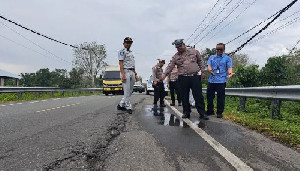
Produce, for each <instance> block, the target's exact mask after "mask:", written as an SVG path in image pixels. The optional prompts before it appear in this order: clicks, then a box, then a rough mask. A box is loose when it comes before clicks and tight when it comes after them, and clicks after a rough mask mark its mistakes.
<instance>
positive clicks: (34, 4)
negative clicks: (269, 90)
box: [0, 0, 300, 78]
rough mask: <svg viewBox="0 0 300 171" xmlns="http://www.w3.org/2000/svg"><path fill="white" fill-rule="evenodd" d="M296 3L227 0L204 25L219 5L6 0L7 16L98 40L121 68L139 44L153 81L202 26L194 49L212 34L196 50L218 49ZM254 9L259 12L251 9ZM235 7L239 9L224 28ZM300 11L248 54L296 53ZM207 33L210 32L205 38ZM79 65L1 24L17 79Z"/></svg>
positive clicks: (68, 53) (73, 40)
mask: <svg viewBox="0 0 300 171" xmlns="http://www.w3.org/2000/svg"><path fill="white" fill-rule="evenodd" d="M291 1H292V0H276V1H274V0H219V3H218V4H217V5H216V7H215V8H214V10H213V11H212V13H211V14H210V15H209V16H208V17H207V19H206V20H205V21H204V22H203V23H201V21H202V20H203V19H204V18H205V16H206V15H207V14H208V13H209V11H210V10H211V8H212V7H213V6H214V4H215V3H216V2H217V0H201V1H200V0H189V1H183V0H114V1H104V0H84V1H83V0H26V1H24V0H2V1H1V5H0V14H1V15H2V16H4V17H7V18H9V19H11V20H14V21H16V22H18V23H20V24H22V25H24V26H27V27H29V28H32V29H34V30H36V31H38V32H41V33H43V34H45V35H48V36H50V37H52V38H55V39H58V40H60V41H63V42H66V43H69V44H74V45H77V44H80V43H83V42H91V41H96V42H97V43H99V44H105V46H106V48H107V55H108V57H107V59H106V62H107V63H109V64H111V65H117V64H118V60H117V51H118V50H120V49H121V48H122V42H123V39H124V38H125V37H126V36H130V37H132V38H133V40H134V44H133V47H132V50H133V51H134V52H135V57H136V70H137V72H138V74H140V75H142V76H143V77H145V78H146V77H148V76H149V75H150V74H151V68H152V66H153V65H155V64H156V63H157V61H156V59H157V58H163V59H166V60H167V61H169V60H170V59H171V57H172V55H173V54H174V53H175V52H176V49H175V48H174V47H173V46H172V45H171V43H172V42H173V40H175V39H178V38H183V39H187V38H188V37H190V35H191V34H192V33H193V32H194V30H195V29H196V28H197V26H198V25H199V24H200V27H199V29H198V31H202V32H200V35H199V36H198V38H197V39H196V40H195V41H193V42H197V41H198V40H201V39H202V38H203V36H205V35H206V34H207V36H206V37H204V38H203V39H202V41H201V42H199V43H198V44H197V45H196V48H197V49H199V50H202V49H204V48H206V47H209V48H213V47H215V45H216V43H219V42H224V43H226V42H228V41H229V40H231V39H233V38H235V37H236V36H238V35H239V34H241V33H243V32H244V31H246V30H247V29H249V28H251V27H252V26H254V25H256V24H258V23H259V22H260V21H262V20H264V19H266V18H268V17H269V16H271V15H272V14H274V13H276V12H277V11H279V10H280V9H282V8H283V7H284V6H286V5H287V4H289V3H290V2H291ZM229 2H230V3H229ZM228 3H229V4H228ZM252 3H253V4H252ZM226 4H228V5H227V6H226ZM237 4H239V6H237ZM250 4H252V5H251V6H249V5H250ZM234 7H237V9H236V10H235V11H234V12H232V13H231V15H229V16H228V18H227V19H226V20H224V22H222V23H221V24H220V25H219V26H218V27H216V25H217V24H218V23H220V21H222V20H223V19H224V18H225V17H226V16H227V15H228V14H230V12H231V11H232V9H233V8H234ZM299 9H300V2H297V3H296V4H295V5H294V6H293V7H292V8H291V9H290V10H289V11H287V12H286V13H284V14H283V15H282V16H281V17H280V18H279V19H278V20H277V21H276V22H275V23H274V24H273V25H272V26H271V27H270V28H269V29H268V30H266V31H264V32H263V33H262V34H261V35H262V36H263V35H265V34H266V33H270V32H271V31H272V30H274V29H276V28H281V26H282V25H287V27H283V29H281V30H279V31H275V32H273V34H269V35H267V36H266V38H263V39H260V40H258V41H254V43H253V44H251V45H247V46H246V47H245V48H244V49H243V50H242V51H241V53H246V54H248V55H249V57H250V59H251V60H252V61H253V62H255V63H256V64H259V65H260V66H263V65H264V64H265V63H266V61H267V59H268V58H269V57H271V56H275V55H282V54H285V53H288V51H287V50H286V49H287V48H292V47H293V46H294V45H295V44H296V42H297V40H299V39H300V22H299V20H300V19H299V17H300V12H298V11H299ZM239 14H240V16H239V17H238V18H237V19H235V18H236V17H237V16H238V15H239ZM293 14H294V15H293ZM289 16H290V17H289ZM287 17H288V18H287ZM234 19H235V20H234ZM232 20H234V21H232ZM231 21H232V22H231ZM293 22H295V23H293ZM265 24H266V23H264V24H263V25H265ZM225 26H226V27H225ZM205 27H207V29H206V30H204V31H203V28H205ZM214 28H215V29H214ZM260 28H261V27H259V28H258V29H260ZM213 29H214V30H213ZM256 31H257V29H255V30H253V31H252V32H250V33H249V34H246V35H244V36H242V37H241V38H240V39H238V40H237V41H235V42H233V43H231V44H229V45H227V47H226V48H227V49H226V51H227V52H230V51H232V50H235V49H236V48H237V47H238V46H239V45H241V44H242V43H244V42H245V41H246V39H247V38H248V37H249V36H251V35H253V34H254V33H255V32H256ZM198 34H199V32H196V33H195V34H194V35H193V36H192V39H190V40H194V38H195V37H196V36H197V35H198ZM21 35H22V36H21ZM24 37H26V39H25V38H24ZM258 37H260V36H258ZM27 39H29V40H27ZM187 43H189V41H188V42H187ZM36 44H38V45H39V46H40V47H42V48H43V49H45V50H46V51H45V50H42V49H41V48H39V47H38V46H37V45H36ZM28 48H29V49H31V50H29V49H28ZM298 48H299V45H298ZM49 52H50V53H49ZM51 53H52V54H51ZM53 54H54V55H53ZM62 59H63V60H62ZM72 60H73V49H72V48H70V47H68V46H64V45H60V44H57V43H55V42H52V41H50V40H47V39H45V38H43V37H40V36H37V35H34V34H32V33H31V32H29V31H27V30H23V29H22V28H19V27H17V26H15V25H13V24H10V23H8V22H7V21H4V20H2V19H0V69H2V70H5V71H8V72H11V73H15V74H20V73H23V72H36V71H37V70H38V69H40V68H50V69H51V70H53V69H54V68H65V69H68V70H70V69H71V67H72V64H71V63H68V62H65V61H70V62H71V61H72Z"/></svg>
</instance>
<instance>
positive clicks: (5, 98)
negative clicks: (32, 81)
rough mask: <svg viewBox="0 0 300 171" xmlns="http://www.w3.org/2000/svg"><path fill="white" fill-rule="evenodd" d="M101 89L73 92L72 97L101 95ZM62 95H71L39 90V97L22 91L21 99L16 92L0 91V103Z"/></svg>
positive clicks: (61, 96)
mask: <svg viewBox="0 0 300 171" xmlns="http://www.w3.org/2000/svg"><path fill="white" fill-rule="evenodd" d="M101 94H102V91H100V92H89V91H82V92H81V94H79V92H73V97H76V96H89V95H101ZM64 97H72V96H71V92H64V93H61V92H53V96H51V94H50V93H49V92H40V93H39V98H37V97H36V93H35V92H25V93H22V99H18V93H1V94H0V103H15V102H22V101H30V100H44V99H50V98H64Z"/></svg>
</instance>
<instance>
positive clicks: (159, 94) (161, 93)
mask: <svg viewBox="0 0 300 171" xmlns="http://www.w3.org/2000/svg"><path fill="white" fill-rule="evenodd" d="M159 62H163V63H165V61H164V60H159ZM162 74H163V69H162V67H160V66H159V65H158V64H156V65H155V66H154V67H152V75H153V82H154V81H156V82H157V84H156V86H154V85H153V88H154V102H153V104H154V105H157V102H158V100H160V106H162V107H164V106H165V104H164V98H165V94H166V92H165V87H164V83H163V82H160V81H159V79H160V78H161V76H162Z"/></svg>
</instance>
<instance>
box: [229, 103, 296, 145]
mask: <svg viewBox="0 0 300 171" xmlns="http://www.w3.org/2000/svg"><path fill="white" fill-rule="evenodd" d="M238 105H239V98H236V97H226V105H225V112H224V119H226V120H230V121H232V122H235V123H238V124H240V125H243V126H246V127H248V128H250V129H253V130H256V131H258V132H260V133H262V134H265V135H268V136H269V137H271V138H272V139H275V140H277V141H280V142H282V143H284V144H287V145H289V146H292V147H295V148H296V149H298V150H299V149H300V103H299V102H287V101H283V102H282V106H281V114H282V118H281V119H280V120H273V119H271V118H270V109H269V106H270V101H269V100H261V99H252V98H248V99H247V103H246V110H245V112H241V111H239V110H238Z"/></svg>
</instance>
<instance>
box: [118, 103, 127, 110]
mask: <svg viewBox="0 0 300 171" xmlns="http://www.w3.org/2000/svg"><path fill="white" fill-rule="evenodd" d="M117 109H118V110H126V108H125V107H122V106H120V104H118V106H117Z"/></svg>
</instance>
